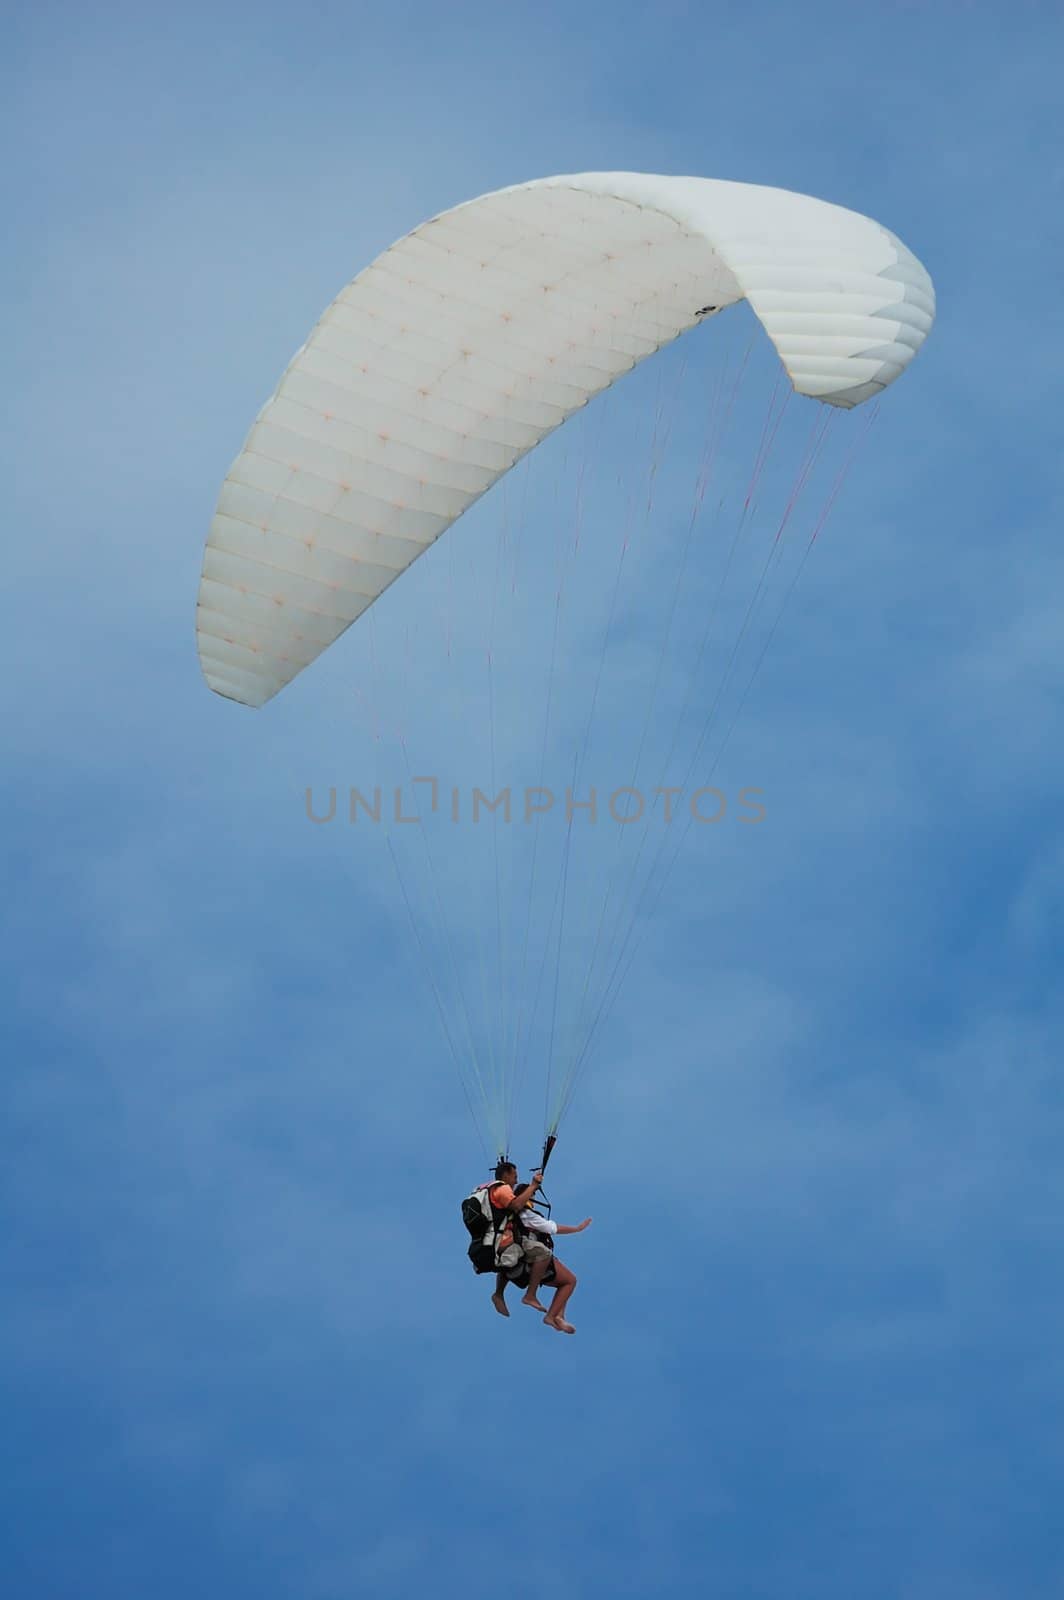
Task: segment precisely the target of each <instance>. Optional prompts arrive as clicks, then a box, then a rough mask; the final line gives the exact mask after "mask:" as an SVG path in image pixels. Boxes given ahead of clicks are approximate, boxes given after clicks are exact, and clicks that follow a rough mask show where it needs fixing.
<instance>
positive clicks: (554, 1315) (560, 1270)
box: [543, 1257, 576, 1333]
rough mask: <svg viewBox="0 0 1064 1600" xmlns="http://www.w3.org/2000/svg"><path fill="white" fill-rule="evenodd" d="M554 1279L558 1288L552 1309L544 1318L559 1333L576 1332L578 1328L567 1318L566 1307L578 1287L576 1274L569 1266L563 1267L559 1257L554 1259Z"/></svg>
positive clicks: (549, 1326)
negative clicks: (567, 1320)
mask: <svg viewBox="0 0 1064 1600" xmlns="http://www.w3.org/2000/svg"><path fill="white" fill-rule="evenodd" d="M554 1281H555V1283H556V1284H557V1288H556V1289H555V1291H554V1298H553V1300H552V1301H551V1303H550V1309H549V1311H548V1312H547V1315H546V1316H545V1317H544V1318H543V1320H544V1322H545V1323H546V1324H547V1327H548V1328H554V1329H555V1331H556V1332H558V1333H575V1332H576V1329H575V1328H574V1327H573V1325H572V1323H571V1322H566V1320H565V1308H566V1306H567V1305H568V1304H569V1296H570V1295H571V1294H572V1292H573V1290H574V1289H575V1288H576V1274H575V1272H570V1271H569V1268H568V1267H563V1266H562V1264H561V1262H560V1261H559V1260H558V1259H557V1257H555V1261H554Z"/></svg>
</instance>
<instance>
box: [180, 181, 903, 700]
mask: <svg viewBox="0 0 1064 1600" xmlns="http://www.w3.org/2000/svg"><path fill="white" fill-rule="evenodd" d="M744 298H745V299H746V300H748V301H749V303H750V305H751V307H752V308H753V310H754V312H755V313H756V315H757V316H758V318H759V319H760V321H761V322H762V324H763V326H764V328H765V331H766V333H767V334H768V336H769V338H770V339H771V340H772V342H773V344H774V345H775V347H776V349H777V351H778V352H779V356H780V359H781V361H782V363H783V366H784V368H785V369H786V372H787V374H788V377H789V379H790V381H791V383H792V385H793V387H794V388H795V389H796V390H797V391H798V392H799V393H800V394H804V395H809V396H812V397H813V398H815V399H817V400H821V401H825V402H827V403H828V404H831V405H836V406H846V407H849V406H855V405H859V404H860V403H861V402H862V401H864V400H866V399H868V398H870V397H871V396H873V395H875V394H878V393H879V392H880V391H881V390H883V389H885V388H886V387H887V385H888V384H890V383H892V382H893V381H894V379H895V378H897V377H898V376H899V374H900V373H901V372H902V371H903V370H904V368H905V367H906V366H907V364H908V363H909V361H911V359H912V357H913V356H914V355H915V353H916V352H917V350H918V349H919V348H920V346H921V344H922V343H923V341H924V338H925V337H926V335H927V333H928V330H929V329H930V326H931V322H932V319H933V316H934V291H933V289H932V286H931V280H930V278H929V277H928V275H927V273H926V272H925V271H924V269H923V267H922V266H921V265H920V263H919V262H918V261H917V260H916V258H915V257H914V256H913V255H912V254H911V253H910V252H909V251H908V250H907V249H906V248H905V246H904V245H903V244H901V242H900V241H899V240H898V239H896V238H895V237H894V235H893V234H891V233H889V232H888V231H887V230H886V229H885V228H883V227H881V226H880V225H879V224H878V223H876V222H873V221H871V220H870V219H869V218H867V217H863V216H860V215H859V214H857V213H856V212H852V211H847V210H844V209H842V208H841V207H839V206H833V205H829V204H827V203H826V202H824V201H821V200H814V199H811V198H809V197H807V196H805V195H798V194H793V193H790V192H788V191H786V190H781V189H768V188H761V187H758V186H755V185H750V184H737V183H726V182H717V181H713V180H710V179H704V178H670V177H652V176H644V175H640V174H635V173H586V174H582V175H578V176H573V177H558V178H547V179H541V180H538V181H536V182H534V183H527V184H523V185H519V186H517V187H515V188H511V189H502V190H499V191H498V192H496V193H494V194H489V195H485V196H483V197H482V198H481V199H479V200H473V201H470V202H468V203H467V204H465V205H461V206H458V207H456V208H455V209H454V210H452V211H448V212H444V213H443V214H442V215H441V216H438V217H435V218H433V219H432V220H431V221H429V222H426V223H423V224H422V225H421V226H420V227H418V228H415V230H414V231H413V232H412V233H410V234H408V235H407V236H406V237H405V238H404V239H401V240H400V241H399V242H398V243H397V244H395V245H393V246H392V247H391V249H389V250H386V251H385V252H384V254H383V255H381V256H379V257H378V258H377V260H376V261H374V262H373V263H372V265H371V266H369V267H367V268H366V270H365V271H364V272H362V273H360V274H359V276H358V277H357V278H355V279H354V281H353V282H352V283H350V284H349V285H348V287H347V288H346V289H344V290H343V292H342V293H341V294H340V295H339V296H338V298H337V299H336V300H334V301H333V303H332V305H331V306H330V307H329V309H328V310H327V311H326V312H325V314H324V316H323V317H322V319H321V321H320V322H319V323H318V324H317V326H316V327H315V329H314V331H313V333H312V334H311V336H310V338H309V339H308V341H307V343H306V344H305V345H304V346H303V348H302V349H301V350H300V351H299V353H298V354H297V355H296V357H295V358H294V360H293V361H292V362H291V364H290V366H289V367H288V369H287V371H286V372H285V374H284V376H283V378H282V379H281V382H280V384H279V386H278V388H277V391H276V393H275V394H274V395H273V396H272V397H271V398H270V400H269V401H268V402H267V403H266V405H265V406H264V407H263V409H262V411H261V412H260V413H259V416H258V418H257V419H256V422H255V424H254V426H253V428H252V430H251V433H250V434H249V436H248V438H247V441H246V443H245V445H244V448H243V450H242V451H241V453H240V455H239V456H238V457H237V459H236V461H235V462H234V463H233V465H232V467H231V468H230V471H229V474H228V476H227V478H226V480H225V484H224V486H223V488H222V492H221V496H220V498H219V501H218V506H217V510H216V513H215V516H214V520H213V522H212V524H211V529H210V535H209V538H208V542H207V549H206V554H205V559H204V566H203V576H202V580H201V584H200V593H199V603H198V612H197V634H198V644H199V654H200V661H201V664H202V667H203V672H204V675H205V677H206V679H207V682H208V684H209V685H210V687H211V688H212V689H213V690H215V691H216V692H217V693H218V694H220V695H223V696H226V697H227V698H229V699H232V700H236V701H239V702H241V703H242V704H244V705H249V706H260V705H262V704H264V703H265V702H266V701H267V700H269V699H271V698H272V696H273V695H275V694H277V693H278V691H279V690H280V689H282V688H283V687H284V686H285V684H287V683H289V682H290V681H291V679H292V678H294V677H295V676H296V675H297V673H299V672H301V671H302V670H303V668H304V667H306V666H308V665H309V664H310V663H311V662H312V661H314V660H315V659H316V657H317V656H319V655H320V654H321V652H322V651H323V650H325V649H326V648H327V647H328V646H329V645H330V644H331V643H332V642H333V640H334V639H336V638H337V637H338V636H339V635H340V634H341V633H343V631H344V630H345V629H346V628H347V627H349V626H350V625H351V623H352V622H354V621H355V620H356V618H357V617H359V616H360V615H361V613H362V612H363V611H365V610H366V608H367V607H368V606H370V605H372V603H373V601H374V600H375V599H376V598H377V597H378V595H380V594H381V593H382V592H383V591H384V590H385V589H386V588H387V587H388V585H389V584H391V583H392V582H393V581H394V580H395V579H396V578H397V577H399V576H400V574H401V573H402V572H404V571H405V570H406V568H407V567H409V566H410V564H411V562H413V561H415V560H416V559H417V557H418V556H419V555H420V554H421V553H422V551H424V550H425V549H427V547H428V546H429V545H430V544H432V543H433V542H434V541H435V540H436V539H438V538H439V536H440V534H441V533H443V532H444V530H445V529H446V528H448V527H449V526H450V524H451V523H452V522H454V521H455V519H456V518H457V517H459V516H461V514H462V512H463V511H465V510H466V509H467V507H468V506H470V505H471V504H472V503H473V501H474V500H476V499H477V498H478V497H479V496H480V495H482V494H483V493H484V492H485V491H486V490H487V489H489V488H490V487H491V485H492V484H493V483H495V482H496V481H497V479H498V478H500V477H501V476H502V475H503V474H504V473H505V472H507V471H508V470H509V469H510V468H511V467H512V466H513V465H514V463H515V462H517V461H518V460H520V458H521V457H522V456H523V455H525V454H526V453H527V452H528V451H529V450H531V449H533V448H534V446H535V445H537V444H538V443H539V442H540V441H541V440H542V439H544V438H545V437H546V436H547V435H548V434H549V433H551V432H552V431H553V429H555V428H556V427H558V426H559V424H560V423H562V422H564V421H565V419H566V418H567V417H568V416H570V415H571V414H572V413H573V412H574V411H576V410H578V409H579V408H580V407H582V406H584V405H586V404H587V402H588V400H589V399H590V398H591V397H592V396H593V395H595V394H597V393H599V392H600V391H601V390H602V389H604V388H606V387H607V386H608V385H609V384H611V383H613V382H614V381H615V380H616V379H617V378H618V377H620V376H621V375H622V374H623V373H625V372H627V371H629V370H631V368H632V367H634V366H635V365H636V364H637V363H638V362H639V361H641V360H643V359H644V358H645V357H646V356H649V355H651V354H653V352H654V351H655V350H658V349H660V348H661V347H662V346H663V345H665V344H668V343H669V342H670V341H671V340H673V339H675V338H676V337H677V336H678V335H679V334H681V333H683V332H685V331H686V330H687V329H689V328H691V327H693V326H694V325H695V324H696V323H698V322H699V321H705V320H706V318H707V317H712V315H713V314H715V313H716V312H719V311H720V310H722V309H723V308H724V307H726V306H728V305H731V304H734V303H735V302H736V301H738V300H740V299H744Z"/></svg>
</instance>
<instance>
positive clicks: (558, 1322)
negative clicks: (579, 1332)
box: [543, 1316, 576, 1333]
mask: <svg viewBox="0 0 1064 1600" xmlns="http://www.w3.org/2000/svg"><path fill="white" fill-rule="evenodd" d="M543 1320H544V1322H545V1323H546V1324H547V1327H548V1328H553V1329H554V1330H555V1332H556V1333H575V1332H576V1329H575V1328H574V1327H573V1325H572V1323H571V1322H565V1321H564V1320H563V1319H562V1318H561V1317H550V1316H547V1317H544V1318H543Z"/></svg>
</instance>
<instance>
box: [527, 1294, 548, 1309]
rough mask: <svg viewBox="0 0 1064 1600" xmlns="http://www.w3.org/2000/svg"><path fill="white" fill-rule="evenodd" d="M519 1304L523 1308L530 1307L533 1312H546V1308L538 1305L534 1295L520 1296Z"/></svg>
mask: <svg viewBox="0 0 1064 1600" xmlns="http://www.w3.org/2000/svg"><path fill="white" fill-rule="evenodd" d="M521 1304H522V1305H523V1306H531V1307H532V1310H533V1311H546V1309H547V1308H546V1306H541V1305H540V1303H539V1301H538V1300H537V1299H536V1297H535V1295H531V1296H530V1295H527V1294H526V1295H522V1296H521Z"/></svg>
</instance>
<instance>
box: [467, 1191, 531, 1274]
mask: <svg viewBox="0 0 1064 1600" xmlns="http://www.w3.org/2000/svg"><path fill="white" fill-rule="evenodd" d="M497 1185H498V1179H494V1178H493V1179H492V1181H491V1182H490V1183H478V1184H477V1186H476V1188H475V1189H474V1190H473V1192H472V1193H471V1194H468V1195H466V1197H465V1199H464V1200H463V1201H462V1221H463V1222H464V1223H465V1225H466V1229H467V1231H468V1232H469V1235H470V1238H471V1241H472V1242H471V1243H470V1246H469V1249H468V1251H467V1252H466V1253H467V1255H468V1256H469V1260H470V1263H471V1265H472V1267H473V1271H474V1272H476V1273H482V1272H505V1274H506V1276H507V1277H508V1278H509V1280H510V1282H511V1283H514V1284H516V1285H517V1287H518V1288H519V1289H524V1288H527V1286H528V1265H527V1263H526V1261H525V1253H524V1251H523V1250H522V1248H521V1240H522V1239H523V1238H526V1237H532V1238H535V1239H536V1240H537V1241H538V1242H539V1243H540V1244H545V1245H546V1246H547V1247H548V1249H550V1250H551V1251H553V1249H554V1241H553V1239H552V1238H551V1236H550V1234H540V1233H534V1232H532V1230H530V1229H526V1228H525V1227H523V1226H522V1223H521V1213H520V1212H519V1211H507V1210H506V1209H505V1207H503V1206H496V1205H492V1202H491V1191H492V1190H493V1189H494V1188H496V1187H497ZM535 1209H536V1210H537V1211H539V1212H541V1213H543V1214H545V1215H546V1216H548V1217H549V1216H550V1204H549V1202H547V1201H546V1200H544V1199H543V1198H542V1197H540V1198H539V1200H538V1204H537V1205H536V1207H535ZM507 1231H509V1232H510V1233H511V1235H512V1238H511V1242H510V1243H509V1244H507V1245H503V1246H502V1248H501V1249H500V1245H501V1244H502V1239H503V1237H504V1235H505V1234H506V1233H507ZM553 1277H554V1263H553V1261H552V1262H551V1265H550V1268H549V1270H548V1272H547V1274H546V1276H545V1278H544V1280H543V1281H544V1282H545V1283H550V1282H551V1281H552V1279H553Z"/></svg>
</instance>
